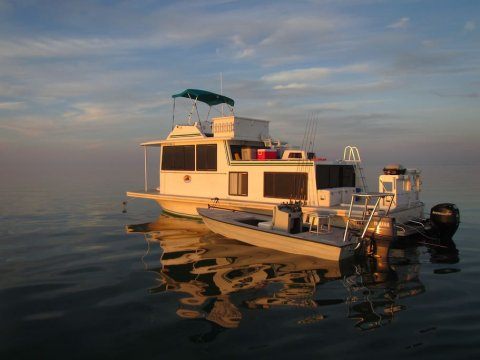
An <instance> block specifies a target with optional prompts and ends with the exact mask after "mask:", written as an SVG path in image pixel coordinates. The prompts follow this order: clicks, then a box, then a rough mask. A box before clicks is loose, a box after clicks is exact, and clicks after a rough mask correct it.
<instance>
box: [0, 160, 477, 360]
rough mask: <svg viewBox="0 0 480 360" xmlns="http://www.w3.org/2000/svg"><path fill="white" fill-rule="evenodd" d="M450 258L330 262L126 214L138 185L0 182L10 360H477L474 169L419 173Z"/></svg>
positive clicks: (132, 210)
mask: <svg viewBox="0 0 480 360" xmlns="http://www.w3.org/2000/svg"><path fill="white" fill-rule="evenodd" d="M423 169H424V186H425V191H424V192H423V194H422V195H423V199H424V201H425V202H426V204H427V207H428V208H430V207H431V206H432V205H434V204H435V203H439V202H444V201H450V202H454V203H456V204H457V205H458V206H459V207H460V210H461V216H462V224H461V226H460V229H459V230H458V232H457V234H456V235H455V238H454V243H452V244H450V247H449V248H439V247H431V246H425V245H421V246H417V247H396V248H392V249H390V252H389V256H388V257H385V258H372V259H367V260H365V261H358V262H354V263H342V264H339V263H335V262H327V261H323V260H319V259H314V258H310V257H304V256H298V255H288V254H284V253H281V252H276V251H273V250H268V249H262V248H255V247H252V246H247V245H245V244H242V243H240V242H235V241H231V240H225V239H223V238H221V237H219V236H216V235H214V234H212V233H210V232H208V231H207V230H206V229H205V228H204V227H203V225H202V224H200V223H197V222H192V221H184V220H179V219H172V218H166V217H158V215H159V208H158V207H157V205H156V204H154V203H151V202H149V201H142V200H134V201H131V202H129V204H128V211H127V213H122V206H121V202H122V201H123V200H124V195H123V194H124V191H125V190H126V189H134V188H139V187H141V185H142V177H141V176H142V175H141V169H140V171H138V172H137V171H135V172H133V171H128V170H125V169H123V170H116V171H113V170H106V169H89V171H85V172H80V171H79V170H71V169H65V170H62V171H61V172H55V171H45V170H44V169H43V170H42V169H39V170H38V171H30V172H26V171H23V172H8V173H9V175H8V177H7V176H6V175H4V174H2V176H1V178H0V182H1V183H0V185H1V188H0V200H1V201H0V222H1V228H0V234H1V242H0V273H1V277H0V320H1V321H0V358H2V359H10V358H13V359H23V358H28V359H32V358H35V359H37V358H42V359H55V358H62V359H70V358H102V359H105V358H138V359H144V358H168V357H169V356H177V357H179V358H183V357H185V358H186V357H187V356H195V357H197V358H220V357H225V358H246V357H255V358H272V357H274V356H275V357H277V358H287V357H291V356H298V357H303V358H312V357H314V356H315V357H318V358H320V357H322V358H327V359H329V358H331V359H339V358H347V357H349V358H372V357H374V356H386V357H387V356H388V357H389V358H394V359H397V358H398V359H400V358H402V359H404V358H414V357H415V358H416V357H419V356H422V358H426V359H435V360H438V359H453V358H455V359H460V358H461V359H474V358H476V359H478V358H480V297H479V295H480V291H479V290H480V289H479V282H480V280H479V279H480V266H479V264H478V259H480V239H479V237H478V231H479V230H480V220H479V219H480V208H479V206H478V201H479V196H478V194H479V193H480V186H479V182H478V181H475V180H474V179H475V178H477V179H478V175H480V174H479V171H478V168H477V167H442V168H439V167H436V168H434V167H424V168H423Z"/></svg>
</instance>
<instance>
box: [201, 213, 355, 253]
mask: <svg viewBox="0 0 480 360" xmlns="http://www.w3.org/2000/svg"><path fill="white" fill-rule="evenodd" d="M197 211H198V213H199V214H200V216H201V217H202V219H203V222H204V223H205V225H206V226H207V227H208V228H209V229H210V230H212V231H213V232H215V233H217V234H220V235H223V236H225V237H227V238H232V239H235V240H239V241H242V242H245V243H248V244H251V245H254V246H259V247H265V248H270V249H275V250H279V251H283V252H287V253H293V254H299V255H308V256H315V257H319V258H322V259H325V260H334V261H339V260H344V259H348V258H351V257H353V256H354V255H355V254H356V253H357V252H358V249H359V248H360V245H361V242H360V241H361V236H360V235H359V234H356V233H354V232H350V233H349V234H347V233H346V232H345V230H343V229H340V228H335V227H332V226H330V224H329V216H328V215H325V216H324V215H319V214H312V216H314V217H316V222H315V221H312V222H311V223H304V222H303V214H302V211H301V208H300V206H298V205H296V204H281V205H277V206H276V207H275V208H274V210H273V216H268V215H261V214H256V213H250V212H245V211H235V210H230V209H219V208H215V207H211V208H208V209H203V208H198V209H197ZM323 219H325V220H326V221H325V222H323V221H322V220H323Z"/></svg>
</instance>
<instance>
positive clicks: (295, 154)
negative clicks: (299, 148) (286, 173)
mask: <svg viewBox="0 0 480 360" xmlns="http://www.w3.org/2000/svg"><path fill="white" fill-rule="evenodd" d="M288 158H289V159H301V158H302V153H301V152H291V153H290V154H288Z"/></svg>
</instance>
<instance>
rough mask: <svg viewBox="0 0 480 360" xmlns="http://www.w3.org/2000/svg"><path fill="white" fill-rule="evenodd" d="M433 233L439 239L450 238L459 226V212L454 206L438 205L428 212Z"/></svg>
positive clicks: (448, 204) (447, 204)
mask: <svg viewBox="0 0 480 360" xmlns="http://www.w3.org/2000/svg"><path fill="white" fill-rule="evenodd" d="M430 222H431V224H432V228H433V231H434V232H436V233H437V234H438V235H439V236H440V237H442V238H445V237H452V236H453V234H455V232H456V231H457V229H458V225H459V224H460V211H459V210H458V208H457V206H456V205H455V204H450V203H445V204H438V205H435V206H434V207H432V209H431V210H430Z"/></svg>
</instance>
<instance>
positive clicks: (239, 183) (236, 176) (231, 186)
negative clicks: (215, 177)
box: [228, 172, 248, 196]
mask: <svg viewBox="0 0 480 360" xmlns="http://www.w3.org/2000/svg"><path fill="white" fill-rule="evenodd" d="M228 194H229V195H236V196H247V195H248V173H246V172H231V173H229V182H228Z"/></svg>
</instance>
